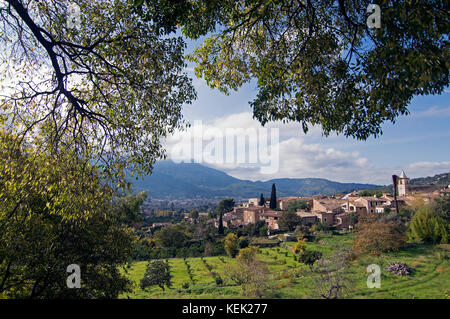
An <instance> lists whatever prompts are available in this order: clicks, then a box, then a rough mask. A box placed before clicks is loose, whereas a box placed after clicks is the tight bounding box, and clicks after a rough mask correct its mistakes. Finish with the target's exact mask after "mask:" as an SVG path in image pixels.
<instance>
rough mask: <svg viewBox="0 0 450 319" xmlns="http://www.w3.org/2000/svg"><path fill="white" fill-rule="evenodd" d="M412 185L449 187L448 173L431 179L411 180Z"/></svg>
mask: <svg viewBox="0 0 450 319" xmlns="http://www.w3.org/2000/svg"><path fill="white" fill-rule="evenodd" d="M410 184H412V185H450V173H443V174H437V175H434V176H433V177H419V178H413V179H411V181H410Z"/></svg>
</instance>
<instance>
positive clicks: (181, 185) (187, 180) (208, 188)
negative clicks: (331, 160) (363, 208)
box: [132, 161, 377, 199]
mask: <svg viewBox="0 0 450 319" xmlns="http://www.w3.org/2000/svg"><path fill="white" fill-rule="evenodd" d="M132 183H133V185H134V189H136V190H147V191H148V195H149V197H151V198H158V199H183V198H223V197H234V198H249V197H259V195H260V194H261V193H263V194H264V195H265V196H267V197H268V196H270V190H271V187H272V183H275V185H276V187H277V196H279V197H282V196H311V195H317V194H323V195H329V194H334V193H340V192H346V191H352V190H355V189H365V188H369V187H376V186H377V185H371V184H357V183H338V182H333V181H329V180H327V179H322V178H279V179H272V180H269V181H265V182H261V181H256V182H253V181H249V180H241V179H238V178H234V177H232V176H230V175H228V174H226V173H224V172H222V171H220V170H217V169H213V168H210V167H207V166H203V165H200V164H197V163H180V164H176V163H174V162H172V161H159V162H157V163H156V164H155V167H154V169H153V173H152V174H151V175H149V176H146V177H145V178H144V180H142V179H139V180H134V181H132Z"/></svg>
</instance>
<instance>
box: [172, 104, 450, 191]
mask: <svg viewBox="0 0 450 319" xmlns="http://www.w3.org/2000/svg"><path fill="white" fill-rule="evenodd" d="M202 126H203V134H205V135H210V136H209V139H204V143H203V148H197V151H195V150H194V147H193V145H192V138H198V139H201V135H202V134H199V132H195V130H194V127H191V128H190V129H189V130H188V133H189V134H191V140H188V139H186V136H187V135H186V133H187V132H184V133H180V132H177V133H176V134H175V135H174V136H172V137H170V138H168V139H167V141H166V148H167V150H168V153H169V157H170V158H172V159H174V160H177V158H176V155H177V154H176V152H172V151H173V150H174V149H175V150H176V149H177V148H178V150H180V149H183V147H184V148H185V150H188V153H189V154H188V155H190V156H192V157H195V156H200V157H201V156H203V157H204V158H208V156H209V161H208V162H203V164H205V165H208V166H211V167H214V168H216V169H220V170H223V171H225V172H226V173H228V174H230V175H232V176H234V177H237V178H240V179H250V180H269V179H274V178H306V177H315V178H326V179H329V180H333V181H338V182H361V183H371V184H382V185H384V184H390V183H391V176H392V174H400V172H401V170H402V169H404V170H405V172H406V173H407V175H408V177H412V178H414V177H421V176H429V175H435V174H437V173H443V172H446V171H450V162H433V161H429V162H412V163H409V164H408V162H405V164H404V165H403V167H400V166H384V167H380V166H377V165H375V164H374V163H373V162H371V161H370V159H369V158H367V157H366V156H364V154H361V153H360V152H358V151H343V150H340V149H338V146H336V145H337V144H336V145H333V144H331V146H325V145H324V144H320V143H311V140H314V138H311V137H320V136H321V131H320V128H313V129H312V130H311V131H310V132H309V133H308V135H306V136H305V135H304V134H303V132H302V131H301V129H300V127H299V124H298V123H288V124H282V123H281V122H274V123H270V124H268V125H267V126H266V127H267V128H268V129H269V131H270V129H279V140H278V142H277V143H276V144H277V145H276V146H278V150H279V157H278V160H279V162H278V163H277V165H278V169H277V170H276V173H273V174H262V173H261V169H260V168H261V166H262V164H261V163H260V162H256V163H255V162H249V161H248V159H249V158H250V155H249V154H254V153H257V152H258V149H256V148H255V147H254V146H253V147H252V146H251V145H249V141H248V140H247V141H246V147H247V148H246V150H245V152H246V153H247V154H246V159H247V160H246V162H245V163H238V162H237V161H234V162H231V163H226V162H214V160H211V158H213V156H211V152H210V151H211V148H214V146H215V145H214V143H213V141H214V140H213V139H211V138H212V135H214V134H212V135H211V134H208V132H209V133H211V132H212V133H214V132H215V133H216V135H217V134H218V135H220V136H222V137H224V138H226V137H227V136H229V132H228V131H227V130H229V129H238V128H240V129H242V132H243V134H246V132H248V130H254V131H256V132H257V131H258V129H261V128H262V126H261V124H260V123H259V122H258V121H256V120H254V119H253V118H252V114H251V113H250V112H243V113H237V114H232V115H229V116H226V117H221V118H217V119H215V120H213V121H209V122H206V121H205V122H202ZM245 130H247V131H245ZM328 141H330V140H329V139H328ZM207 144H208V145H209V147H210V149H209V150H208V149H207V148H206V147H205V146H206V145H207ZM219 144H220V143H219ZM223 144H225V143H223ZM250 144H251V143H250ZM328 145H329V143H328ZM218 147H222V146H221V145H218ZM227 151H229V150H228V149H226V147H225V153H226V152H227ZM208 153H209V154H208ZM196 154H197V155H196ZM173 155H175V156H173ZM234 155H236V154H234ZM224 156H226V154H225V155H224ZM184 159H185V160H189V156H187V157H186V156H185V157H184ZM178 160H180V157H178Z"/></svg>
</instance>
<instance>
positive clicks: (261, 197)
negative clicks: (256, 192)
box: [258, 193, 265, 206]
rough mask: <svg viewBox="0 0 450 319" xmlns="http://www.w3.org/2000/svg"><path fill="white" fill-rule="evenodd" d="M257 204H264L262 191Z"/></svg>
mask: <svg viewBox="0 0 450 319" xmlns="http://www.w3.org/2000/svg"><path fill="white" fill-rule="evenodd" d="M258 205H259V206H264V205H265V201H264V195H263V193H261V196H260V197H259V203H258Z"/></svg>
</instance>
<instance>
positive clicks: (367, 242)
mask: <svg viewBox="0 0 450 319" xmlns="http://www.w3.org/2000/svg"><path fill="white" fill-rule="evenodd" d="M357 231H358V232H357V235H356V237H355V239H354V240H353V248H352V250H353V253H354V255H355V256H357V255H360V254H373V255H380V254H381V253H383V252H388V251H395V250H398V249H400V248H403V247H406V245H407V242H406V240H407V236H406V231H405V227H404V225H403V224H399V223H396V222H387V223H383V222H379V221H377V220H376V219H375V218H374V217H369V218H366V219H364V220H361V221H360V222H359V223H358V227H357Z"/></svg>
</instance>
